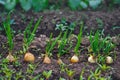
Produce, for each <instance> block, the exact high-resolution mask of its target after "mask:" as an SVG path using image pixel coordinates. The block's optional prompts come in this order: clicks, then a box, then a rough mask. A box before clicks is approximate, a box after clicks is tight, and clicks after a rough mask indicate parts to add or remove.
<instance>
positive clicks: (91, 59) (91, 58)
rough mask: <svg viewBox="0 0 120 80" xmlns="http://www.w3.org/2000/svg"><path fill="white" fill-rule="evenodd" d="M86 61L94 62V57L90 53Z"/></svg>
mask: <svg viewBox="0 0 120 80" xmlns="http://www.w3.org/2000/svg"><path fill="white" fill-rule="evenodd" d="M88 62H90V63H96V58H95V57H94V56H92V55H91V56H90V57H88Z"/></svg>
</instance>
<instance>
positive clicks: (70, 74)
mask: <svg viewBox="0 0 120 80" xmlns="http://www.w3.org/2000/svg"><path fill="white" fill-rule="evenodd" d="M66 73H67V75H68V77H69V80H73V75H74V74H75V71H73V70H70V69H68V68H66Z"/></svg>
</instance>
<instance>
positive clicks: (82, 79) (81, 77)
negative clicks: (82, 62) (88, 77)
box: [79, 68, 85, 80]
mask: <svg viewBox="0 0 120 80" xmlns="http://www.w3.org/2000/svg"><path fill="white" fill-rule="evenodd" d="M84 72H85V69H84V68H83V69H82V71H81V74H80V77H79V80H84V77H83V74H84Z"/></svg>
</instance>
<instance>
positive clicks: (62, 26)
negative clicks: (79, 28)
mask: <svg viewBox="0 0 120 80" xmlns="http://www.w3.org/2000/svg"><path fill="white" fill-rule="evenodd" d="M75 26H76V23H75V22H72V23H70V24H68V23H67V21H66V19H65V18H62V20H61V22H60V23H59V24H56V28H55V30H60V31H62V32H63V31H67V30H68V31H70V32H72V31H74V28H75Z"/></svg>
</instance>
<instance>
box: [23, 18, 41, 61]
mask: <svg viewBox="0 0 120 80" xmlns="http://www.w3.org/2000/svg"><path fill="white" fill-rule="evenodd" d="M41 19H42V17H40V18H39V20H38V21H37V23H36V24H35V26H34V27H33V30H32V23H33V20H31V22H30V24H28V26H27V27H26V29H25V31H24V38H23V41H24V45H23V51H24V53H25V56H24V61H26V62H34V60H35V57H34V55H33V54H32V53H30V52H29V51H28V49H29V46H30V44H31V42H32V41H33V39H34V36H35V32H36V30H37V28H38V26H39V24H40V22H41Z"/></svg>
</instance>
